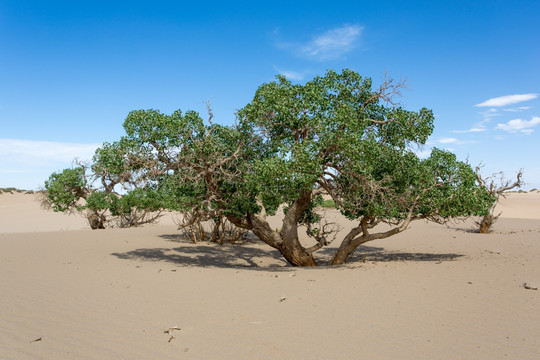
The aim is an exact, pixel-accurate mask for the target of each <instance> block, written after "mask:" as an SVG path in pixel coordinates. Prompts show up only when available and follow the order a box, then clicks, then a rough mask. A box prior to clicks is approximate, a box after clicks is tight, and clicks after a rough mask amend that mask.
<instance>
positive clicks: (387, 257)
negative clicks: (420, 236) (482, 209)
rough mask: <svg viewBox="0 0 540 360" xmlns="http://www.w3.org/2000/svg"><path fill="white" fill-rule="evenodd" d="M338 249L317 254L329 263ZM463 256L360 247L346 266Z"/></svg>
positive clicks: (446, 259) (442, 259)
mask: <svg viewBox="0 0 540 360" xmlns="http://www.w3.org/2000/svg"><path fill="white" fill-rule="evenodd" d="M335 251H336V249H328V248H325V249H323V250H321V251H319V252H318V253H317V254H319V256H320V257H321V258H323V259H325V260H327V261H328V262H329V261H331V259H332V257H333V256H334V254H335ZM462 256H464V255H462V254H455V253H442V254H441V253H438V254H437V253H414V252H389V251H388V250H385V249H384V248H382V247H375V246H362V245H360V246H359V247H358V248H357V249H356V251H355V252H353V253H352V254H351V255H349V257H348V258H347V261H346V264H352V263H358V262H367V261H369V262H388V261H428V262H429V261H433V262H440V261H452V260H455V259H457V258H459V257H462Z"/></svg>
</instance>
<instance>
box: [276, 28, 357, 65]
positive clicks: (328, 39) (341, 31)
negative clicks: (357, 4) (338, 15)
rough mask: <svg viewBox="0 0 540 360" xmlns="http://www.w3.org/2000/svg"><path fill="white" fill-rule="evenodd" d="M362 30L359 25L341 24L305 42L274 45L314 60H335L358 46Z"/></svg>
mask: <svg viewBox="0 0 540 360" xmlns="http://www.w3.org/2000/svg"><path fill="white" fill-rule="evenodd" d="M363 30H364V28H363V27H362V26H359V25H343V26H341V27H337V28H333V29H330V30H328V31H326V32H324V33H322V34H317V35H315V36H313V37H312V39H311V40H310V41H308V42H307V43H298V42H296V43H294V42H277V43H276V46H278V47H279V48H282V49H287V50H290V51H292V52H294V53H296V54H297V55H299V56H302V57H305V58H308V59H311V60H315V61H326V60H335V59H339V58H342V57H343V56H344V55H345V54H347V53H349V52H350V51H352V50H353V49H355V48H356V47H357V46H358V41H359V39H360V37H361V35H362V31H363ZM274 35H275V34H274Z"/></svg>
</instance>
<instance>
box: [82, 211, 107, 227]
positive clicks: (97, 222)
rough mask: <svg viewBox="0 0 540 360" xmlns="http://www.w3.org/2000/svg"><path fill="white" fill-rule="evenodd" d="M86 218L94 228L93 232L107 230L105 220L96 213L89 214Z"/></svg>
mask: <svg viewBox="0 0 540 360" xmlns="http://www.w3.org/2000/svg"><path fill="white" fill-rule="evenodd" d="M86 218H87V219H88V223H89V224H90V228H92V230H96V229H105V225H104V224H103V219H102V218H101V216H99V215H98V214H96V213H95V212H89V213H88V214H87V215H86Z"/></svg>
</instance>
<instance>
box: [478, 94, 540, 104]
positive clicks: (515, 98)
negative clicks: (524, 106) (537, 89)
mask: <svg viewBox="0 0 540 360" xmlns="http://www.w3.org/2000/svg"><path fill="white" fill-rule="evenodd" d="M537 97H538V94H517V95H505V96H499V97H495V98H491V99H488V100H486V101H484V102H481V103H480V104H476V105H475V106H479V107H485V106H495V107H499V106H507V105H512V104H517V103H520V102H523V101H528V100H533V99H536V98H537Z"/></svg>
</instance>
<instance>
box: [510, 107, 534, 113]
mask: <svg viewBox="0 0 540 360" xmlns="http://www.w3.org/2000/svg"><path fill="white" fill-rule="evenodd" d="M529 109H532V106H520V107H517V108H509V109H503V110H504V111H508V112H520V111H523V110H529Z"/></svg>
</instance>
